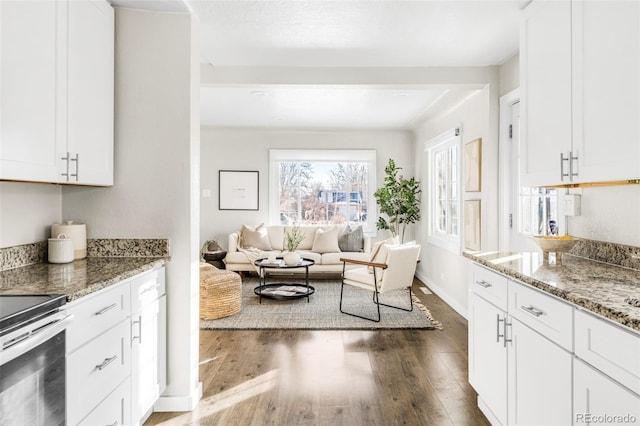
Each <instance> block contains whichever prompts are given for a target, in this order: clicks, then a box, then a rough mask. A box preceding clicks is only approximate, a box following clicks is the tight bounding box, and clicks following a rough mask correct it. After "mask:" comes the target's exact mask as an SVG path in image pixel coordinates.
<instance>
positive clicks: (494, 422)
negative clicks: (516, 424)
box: [478, 395, 502, 426]
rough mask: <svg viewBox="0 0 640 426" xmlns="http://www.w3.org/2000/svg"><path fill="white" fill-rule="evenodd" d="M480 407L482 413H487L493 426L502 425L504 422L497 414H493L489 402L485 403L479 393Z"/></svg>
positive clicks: (486, 415)
mask: <svg viewBox="0 0 640 426" xmlns="http://www.w3.org/2000/svg"><path fill="white" fill-rule="evenodd" d="M478 408H479V409H480V411H482V414H484V415H485V417H486V418H487V420H489V423H491V425H492V426H502V423H500V421H499V420H498V418H497V417H496V416H495V414H493V411H491V410H490V409H489V407H488V406H487V404H485V402H484V400H483V399H482V398H480V395H478Z"/></svg>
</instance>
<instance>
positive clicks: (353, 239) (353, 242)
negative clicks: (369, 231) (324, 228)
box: [338, 225, 364, 252]
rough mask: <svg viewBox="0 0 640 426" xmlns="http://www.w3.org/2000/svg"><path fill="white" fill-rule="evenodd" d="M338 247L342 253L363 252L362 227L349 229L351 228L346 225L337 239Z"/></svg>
mask: <svg viewBox="0 0 640 426" xmlns="http://www.w3.org/2000/svg"><path fill="white" fill-rule="evenodd" d="M338 247H340V250H342V251H358V252H363V251H364V232H363V231H362V226H361V225H360V226H357V227H355V228H354V229H351V226H349V225H347V227H346V228H344V231H343V232H342V234H340V237H338Z"/></svg>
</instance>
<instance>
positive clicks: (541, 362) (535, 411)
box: [508, 318, 572, 425]
mask: <svg viewBox="0 0 640 426" xmlns="http://www.w3.org/2000/svg"><path fill="white" fill-rule="evenodd" d="M510 321H511V326H510V327H508V328H509V329H511V330H510V331H511V332H510V333H509V336H508V337H509V338H510V339H511V342H510V344H509V349H508V351H509V374H508V376H509V424H510V425H570V424H571V420H572V418H571V414H572V412H571V364H572V358H571V354H570V353H569V352H567V351H565V350H564V349H562V348H560V347H559V346H557V345H555V344H554V343H552V342H551V341H549V340H547V339H546V338H544V337H542V336H541V335H540V334H538V333H536V332H535V331H533V330H531V329H530V328H529V327H527V326H526V325H524V324H522V323H521V322H520V321H518V320H517V319H515V318H510Z"/></svg>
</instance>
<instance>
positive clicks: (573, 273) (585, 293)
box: [464, 252, 640, 332]
mask: <svg viewBox="0 0 640 426" xmlns="http://www.w3.org/2000/svg"><path fill="white" fill-rule="evenodd" d="M464 256H465V257H466V258H468V259H471V260H473V261H474V262H477V263H480V264H482V265H484V266H487V267H488V268H491V269H493V270H495V271H497V272H500V273H502V274H505V275H508V276H510V277H512V278H515V279H516V280H518V281H521V282H523V283H526V284H529V285H531V286H533V287H536V288H538V289H540V290H543V291H545V292H547V293H550V294H553V295H555V296H557V297H559V298H561V299H564V300H566V301H568V302H571V303H574V304H575V305H578V306H579V307H582V308H584V309H586V310H588V311H591V312H594V313H596V314H599V315H601V316H603V317H606V318H608V319H610V320H612V321H615V322H617V323H619V324H622V325H624V326H627V327H629V328H631V329H634V330H636V331H639V332H640V307H637V306H632V304H630V303H628V302H625V299H627V300H629V299H630V300H640V271H638V270H635V269H629V268H624V267H621V266H616V265H612V264H609V263H603V262H598V261H595V260H590V259H585V258H582V257H577V256H572V255H569V254H565V255H564V256H563V257H562V263H559V264H555V263H553V262H551V263H545V262H544V261H543V258H542V253H505V252H480V253H477V252H465V253H464Z"/></svg>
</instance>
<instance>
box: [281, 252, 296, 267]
mask: <svg viewBox="0 0 640 426" xmlns="http://www.w3.org/2000/svg"><path fill="white" fill-rule="evenodd" d="M282 257H283V259H284V263H286V264H287V265H297V264H298V263H299V262H300V255H299V254H298V253H296V252H295V251H290V252H287V253H285V254H284V256H282Z"/></svg>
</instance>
